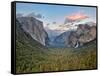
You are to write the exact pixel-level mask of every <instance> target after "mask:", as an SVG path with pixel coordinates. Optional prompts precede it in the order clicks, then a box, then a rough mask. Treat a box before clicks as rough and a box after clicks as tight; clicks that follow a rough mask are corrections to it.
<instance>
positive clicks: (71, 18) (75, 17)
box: [65, 12, 89, 23]
mask: <svg viewBox="0 0 100 76" xmlns="http://www.w3.org/2000/svg"><path fill="white" fill-rule="evenodd" d="M86 18H89V16H88V15H86V14H85V13H82V12H77V13H74V14H71V15H69V16H66V17H65V23H67V22H76V21H81V20H84V19H86Z"/></svg>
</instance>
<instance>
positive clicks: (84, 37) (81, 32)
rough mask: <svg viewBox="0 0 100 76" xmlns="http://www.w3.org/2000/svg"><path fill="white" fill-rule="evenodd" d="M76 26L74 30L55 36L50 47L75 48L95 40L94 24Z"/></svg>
mask: <svg viewBox="0 0 100 76" xmlns="http://www.w3.org/2000/svg"><path fill="white" fill-rule="evenodd" d="M76 26H77V29H76V30H72V29H70V30H67V31H65V32H64V33H62V34H60V35H58V36H56V37H55V39H54V41H53V42H52V44H51V45H52V46H56V47H74V48H77V47H80V46H82V45H84V44H86V43H88V42H91V41H93V40H95V39H96V24H94V23H90V22H89V23H86V24H78V25H76Z"/></svg>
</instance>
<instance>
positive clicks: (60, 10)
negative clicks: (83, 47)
mask: <svg viewBox="0 0 100 76" xmlns="http://www.w3.org/2000/svg"><path fill="white" fill-rule="evenodd" d="M32 12H34V13H35V14H41V15H42V16H43V18H41V19H40V20H42V21H43V23H44V26H47V25H46V24H48V23H49V24H52V23H53V22H56V25H61V24H64V22H65V20H69V22H70V21H77V20H83V21H89V20H91V21H94V22H96V8H95V7H80V6H62V5H47V4H33V3H17V4H16V13H17V14H18V13H21V14H23V15H28V14H30V13H32ZM49 26H50V27H52V26H51V25H49ZM53 28H54V26H53Z"/></svg>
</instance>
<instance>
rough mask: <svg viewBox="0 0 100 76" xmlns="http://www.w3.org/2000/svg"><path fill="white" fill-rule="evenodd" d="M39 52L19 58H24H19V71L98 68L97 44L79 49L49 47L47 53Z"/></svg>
mask: <svg viewBox="0 0 100 76" xmlns="http://www.w3.org/2000/svg"><path fill="white" fill-rule="evenodd" d="M37 53H38V52H37ZM37 53H36V52H34V53H32V52H31V53H29V54H28V53H26V55H25V56H20V57H19V59H21V58H22V59H23V60H22V61H21V60H20V61H19V60H17V61H18V64H17V66H16V67H17V73H28V72H48V71H64V70H79V69H96V47H95V46H92V47H83V48H77V49H74V48H49V49H48V51H47V52H46V53H43V52H41V53H38V54H37ZM30 54H31V55H30Z"/></svg>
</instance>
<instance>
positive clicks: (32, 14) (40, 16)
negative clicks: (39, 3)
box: [27, 12, 44, 18]
mask: <svg viewBox="0 0 100 76" xmlns="http://www.w3.org/2000/svg"><path fill="white" fill-rule="evenodd" d="M27 16H29V17H35V18H44V16H42V14H36V13H35V12H32V13H30V14H28V15H27Z"/></svg>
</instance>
